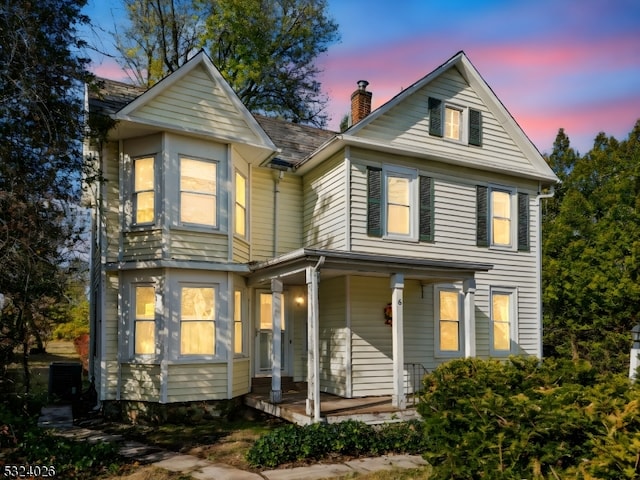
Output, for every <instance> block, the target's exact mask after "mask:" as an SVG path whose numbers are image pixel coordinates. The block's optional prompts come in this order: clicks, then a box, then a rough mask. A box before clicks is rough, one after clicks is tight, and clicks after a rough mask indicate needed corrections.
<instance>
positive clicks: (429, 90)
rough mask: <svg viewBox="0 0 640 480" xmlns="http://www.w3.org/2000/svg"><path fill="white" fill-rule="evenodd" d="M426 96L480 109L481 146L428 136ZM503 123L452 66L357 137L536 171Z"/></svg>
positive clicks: (471, 162)
mask: <svg viewBox="0 0 640 480" xmlns="http://www.w3.org/2000/svg"><path fill="white" fill-rule="evenodd" d="M429 97H436V98H439V99H442V100H444V101H445V102H450V103H451V104H453V105H456V106H459V107H470V108H473V109H476V110H479V111H481V112H482V147H474V146H469V145H467V144H464V143H459V142H455V141H450V140H445V139H443V138H440V137H434V136H431V135H429V118H428V108H427V103H428V98H429ZM503 122H504V120H500V119H498V118H496V117H495V116H494V115H493V113H492V112H491V111H490V110H489V109H488V107H487V106H486V105H485V104H484V103H483V101H482V100H481V99H480V97H479V96H478V95H477V94H476V92H475V91H474V90H473V89H472V88H471V87H470V86H469V85H468V83H467V82H466V81H465V80H464V78H463V77H462V75H460V73H459V72H458V70H457V69H455V68H452V69H449V70H447V71H446V72H444V73H443V74H442V75H441V76H439V77H437V78H436V79H435V80H433V81H432V82H430V83H429V84H427V85H425V86H424V87H423V88H422V89H421V90H419V91H417V92H416V93H415V94H413V95H411V96H409V97H407V98H406V99H405V100H404V101H402V102H400V103H399V104H398V105H395V106H394V107H393V108H392V109H391V110H389V111H388V112H387V113H386V114H385V115H382V116H381V117H379V118H377V119H375V121H372V122H371V123H370V124H369V125H367V126H365V127H364V128H363V129H362V130H360V131H358V132H357V133H356V136H358V137H366V138H370V139H373V140H377V141H380V142H384V143H389V144H391V145H394V146H400V147H408V148H411V149H414V150H418V151H421V152H424V151H427V152H433V153H434V154H437V155H439V156H446V157H449V158H454V159H455V158H459V157H462V158H465V159H467V160H469V162H470V164H471V165H473V164H476V165H492V166H496V167H501V168H505V169H507V170H510V171H514V172H527V173H536V171H537V169H536V168H535V167H534V166H533V165H532V164H531V162H530V161H529V159H528V158H527V157H526V156H525V155H524V154H523V153H522V151H521V150H520V149H519V148H518V146H517V145H516V143H515V142H514V140H513V139H512V138H511V137H510V135H509V134H508V133H507V132H506V130H505V129H504V127H503V125H502V124H503ZM463 128H464V129H467V128H468V125H467V119H466V117H465V118H463Z"/></svg>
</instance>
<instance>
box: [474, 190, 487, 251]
mask: <svg viewBox="0 0 640 480" xmlns="http://www.w3.org/2000/svg"><path fill="white" fill-rule="evenodd" d="M488 194H489V189H488V187H484V186H482V185H477V186H476V245H478V246H479V247H488V246H489V228H488V227H489V222H488V217H489V208H488Z"/></svg>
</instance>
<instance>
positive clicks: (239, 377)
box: [231, 358, 251, 397]
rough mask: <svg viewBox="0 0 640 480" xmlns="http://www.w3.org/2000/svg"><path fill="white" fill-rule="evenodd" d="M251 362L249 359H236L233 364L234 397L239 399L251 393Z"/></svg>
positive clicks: (232, 394)
mask: <svg viewBox="0 0 640 480" xmlns="http://www.w3.org/2000/svg"><path fill="white" fill-rule="evenodd" d="M250 363H251V362H250V361H249V359H248V358H243V359H236V360H234V362H233V390H232V392H231V396H232V397H237V396H240V395H244V394H245V393H249V391H250V390H251V388H250V386H249V377H250V373H249V372H250Z"/></svg>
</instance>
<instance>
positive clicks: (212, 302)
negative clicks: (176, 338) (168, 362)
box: [180, 286, 216, 355]
mask: <svg viewBox="0 0 640 480" xmlns="http://www.w3.org/2000/svg"><path fill="white" fill-rule="evenodd" d="M215 321H216V289H215V287H213V286H181V287H180V355H215V348H216V325H215Z"/></svg>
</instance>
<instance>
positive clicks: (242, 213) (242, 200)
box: [234, 172, 247, 237]
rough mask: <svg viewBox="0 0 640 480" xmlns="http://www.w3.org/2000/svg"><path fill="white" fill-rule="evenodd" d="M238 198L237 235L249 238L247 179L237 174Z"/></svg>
mask: <svg viewBox="0 0 640 480" xmlns="http://www.w3.org/2000/svg"><path fill="white" fill-rule="evenodd" d="M235 180H236V192H235V193H236V197H235V203H236V205H235V211H234V219H235V234H236V235H239V236H240V237H246V236H247V179H246V178H245V177H244V176H243V175H242V174H241V173H240V172H236V179H235Z"/></svg>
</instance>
